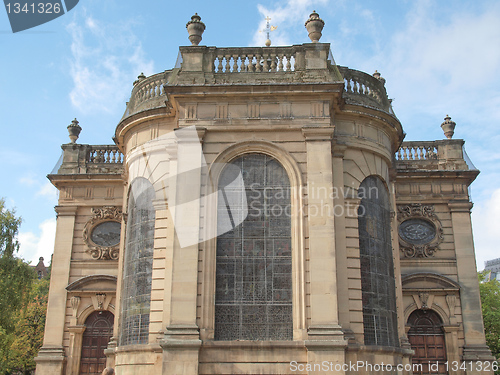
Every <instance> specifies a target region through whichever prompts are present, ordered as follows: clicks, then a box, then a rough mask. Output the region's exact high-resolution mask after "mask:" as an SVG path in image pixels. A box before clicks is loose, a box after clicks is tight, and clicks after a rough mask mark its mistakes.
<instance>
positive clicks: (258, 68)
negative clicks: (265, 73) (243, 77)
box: [255, 53, 262, 73]
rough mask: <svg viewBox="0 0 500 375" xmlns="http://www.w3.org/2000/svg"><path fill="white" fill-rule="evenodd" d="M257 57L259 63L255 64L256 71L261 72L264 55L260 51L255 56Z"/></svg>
mask: <svg viewBox="0 0 500 375" xmlns="http://www.w3.org/2000/svg"><path fill="white" fill-rule="evenodd" d="M255 58H256V60H257V61H256V62H257V63H256V64H255V68H256V71H257V72H259V73H260V72H262V55H261V54H260V53H258V54H257V55H256V56H255Z"/></svg>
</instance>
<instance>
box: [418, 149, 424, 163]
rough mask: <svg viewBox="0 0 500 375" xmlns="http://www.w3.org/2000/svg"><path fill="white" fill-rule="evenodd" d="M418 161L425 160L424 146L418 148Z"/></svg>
mask: <svg viewBox="0 0 500 375" xmlns="http://www.w3.org/2000/svg"><path fill="white" fill-rule="evenodd" d="M418 160H425V152H424V147H423V146H418Z"/></svg>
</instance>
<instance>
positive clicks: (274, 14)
mask: <svg viewBox="0 0 500 375" xmlns="http://www.w3.org/2000/svg"><path fill="white" fill-rule="evenodd" d="M328 2H329V0H287V1H286V2H285V3H284V4H283V5H278V6H276V7H274V8H271V7H266V6H264V5H262V4H259V5H258V6H257V9H258V10H259V13H260V14H261V15H262V21H261V22H260V24H259V28H258V29H257V30H256V31H255V34H254V36H253V41H252V44H253V45H254V46H264V44H265V41H266V33H265V32H261V31H260V30H264V29H265V28H266V20H265V19H264V18H265V17H270V18H271V22H270V23H271V25H273V26H278V28H277V29H276V30H275V31H273V32H272V33H271V38H270V39H271V41H272V45H273V46H283V45H291V44H295V43H296V41H291V40H290V39H289V35H292V36H293V34H292V33H290V32H289V31H290V29H291V28H295V27H297V26H300V27H302V28H304V23H305V22H306V20H307V18H308V17H309V14H310V13H311V12H312V11H313V10H314V7H316V6H317V5H326V4H327V3H328ZM303 32H304V33H305V34H306V35H307V32H306V30H305V28H304V31H303Z"/></svg>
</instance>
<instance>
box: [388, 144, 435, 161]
mask: <svg viewBox="0 0 500 375" xmlns="http://www.w3.org/2000/svg"><path fill="white" fill-rule="evenodd" d="M437 154H438V150H437V144H436V143H435V142H403V143H402V144H401V147H400V148H399V150H398V152H397V153H396V160H398V161H407V162H408V161H421V160H436V159H437Z"/></svg>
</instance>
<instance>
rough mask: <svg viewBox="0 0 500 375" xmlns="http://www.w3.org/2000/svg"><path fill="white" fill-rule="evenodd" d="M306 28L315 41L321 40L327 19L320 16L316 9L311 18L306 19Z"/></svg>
mask: <svg viewBox="0 0 500 375" xmlns="http://www.w3.org/2000/svg"><path fill="white" fill-rule="evenodd" d="M305 26H306V29H307V32H308V33H309V38H310V39H311V41H312V42H313V43H317V42H319V39H320V38H321V31H322V30H323V27H324V26H325V21H323V20H322V19H321V18H319V14H318V13H316V11H315V10H313V12H312V13H311V14H310V15H309V19H308V20H307V21H306V24H305Z"/></svg>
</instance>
